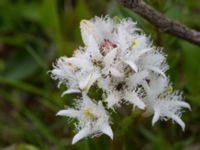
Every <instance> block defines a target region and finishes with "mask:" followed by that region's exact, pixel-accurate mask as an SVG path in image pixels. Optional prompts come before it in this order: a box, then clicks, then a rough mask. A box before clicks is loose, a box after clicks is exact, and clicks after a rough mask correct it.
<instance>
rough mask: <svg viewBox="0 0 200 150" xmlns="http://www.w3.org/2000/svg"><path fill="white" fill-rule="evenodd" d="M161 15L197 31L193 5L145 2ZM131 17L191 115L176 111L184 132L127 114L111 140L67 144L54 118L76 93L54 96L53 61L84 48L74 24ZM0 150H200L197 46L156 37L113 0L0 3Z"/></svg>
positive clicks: (68, 134) (199, 24)
mask: <svg viewBox="0 0 200 150" xmlns="http://www.w3.org/2000/svg"><path fill="white" fill-rule="evenodd" d="M147 3H149V4H150V5H152V6H153V7H155V8H156V9H157V10H159V11H160V12H161V13H163V14H164V15H165V16H167V17H169V18H171V19H173V20H177V21H180V22H182V23H184V24H186V25H187V26H189V27H191V28H194V29H196V30H200V2H199V0H190V1H188V0H148V1H147ZM105 14H109V15H110V16H116V15H117V16H120V17H131V18H132V19H133V20H135V21H137V22H138V26H139V27H141V28H142V29H143V30H144V31H145V32H146V33H147V34H149V35H151V37H152V39H153V40H154V44H155V45H157V46H162V47H164V51H165V52H166V53H167V55H168V58H167V60H168V63H169V65H170V70H169V71H168V75H170V77H171V80H172V82H173V85H174V87H175V88H176V89H180V90H182V91H183V92H184V96H185V100H186V101H187V102H188V103H190V104H191V106H192V111H191V112H190V111H186V112H185V113H183V120H184V121H185V123H186V130H185V132H182V130H181V128H180V127H179V126H178V125H177V124H174V123H172V121H168V122H163V121H159V122H158V123H157V124H156V125H155V126H153V127H152V125H151V119H152V117H150V118H141V117H140V116H139V115H137V114H135V115H134V114H133V115H132V116H128V115H127V112H122V113H120V115H116V114H113V119H112V122H113V125H112V128H113V131H114V140H113V141H111V140H110V139H109V138H108V137H107V136H105V135H102V136H100V137H95V138H89V139H84V140H81V141H80V142H78V143H77V144H75V145H73V146H72V145H71V140H72V138H73V136H74V135H75V133H74V127H73V123H71V122H69V121H68V120H67V119H66V118H64V117H56V116H55V114H56V112H57V111H58V110H60V109H62V108H63V107H64V105H67V104H70V103H71V102H72V98H73V97H75V95H70V96H65V97H63V98H61V97H60V94H61V93H62V91H63V88H64V87H61V89H58V88H57V87H56V84H57V82H55V81H53V80H51V79H50V77H49V75H48V73H47V71H48V70H50V69H51V68H52V62H54V61H55V60H56V58H58V57H59V56H62V55H67V56H71V54H72V52H73V50H74V49H76V48H77V47H78V46H79V45H83V44H82V41H81V37H80V29H79V22H80V20H81V19H89V18H91V17H93V16H95V15H98V16H100V15H105ZM0 149H4V150H14V149H17V150H38V149H41V150H45V149H47V150H57V149H58V150H64V149H65V150H67V149H70V150H133V149H134V150H151V149H152V150H183V149H186V150H200V47H197V46H195V45H193V44H190V43H188V42H185V41H183V40H181V39H178V38H175V37H172V36H169V35H163V34H160V33H159V32H158V31H157V29H156V28H155V27H154V26H152V25H151V24H149V23H148V22H147V21H145V20H144V19H142V18H141V17H139V16H138V15H136V14H134V13H133V12H131V11H130V10H128V9H125V8H123V7H122V6H120V5H119V4H117V2H116V0H0Z"/></svg>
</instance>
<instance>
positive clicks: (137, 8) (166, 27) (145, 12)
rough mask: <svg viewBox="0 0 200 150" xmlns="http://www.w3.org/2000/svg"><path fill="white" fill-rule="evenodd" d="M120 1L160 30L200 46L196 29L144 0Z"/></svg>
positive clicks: (199, 36)
mask: <svg viewBox="0 0 200 150" xmlns="http://www.w3.org/2000/svg"><path fill="white" fill-rule="evenodd" d="M119 1H120V3H121V4H122V5H123V6H125V7H127V8H129V9H131V10H133V11H134V12H135V13H137V14H138V15H140V16H142V17H143V18H145V19H146V20H148V21H149V22H151V23H152V24H153V25H155V26H156V27H157V28H158V30H159V31H160V32H164V33H168V34H171V35H173V36H176V37H179V38H182V39H184V40H186V41H189V42H191V43H194V44H196V45H199V46H200V32H199V31H195V30H193V29H190V28H188V27H186V26H185V25H183V24H180V23H178V22H175V21H171V20H170V19H168V18H166V17H165V16H163V15H162V14H161V13H160V12H158V11H157V10H155V9H154V8H152V7H151V6H149V5H148V4H146V3H145V2H144V1H143V0H119Z"/></svg>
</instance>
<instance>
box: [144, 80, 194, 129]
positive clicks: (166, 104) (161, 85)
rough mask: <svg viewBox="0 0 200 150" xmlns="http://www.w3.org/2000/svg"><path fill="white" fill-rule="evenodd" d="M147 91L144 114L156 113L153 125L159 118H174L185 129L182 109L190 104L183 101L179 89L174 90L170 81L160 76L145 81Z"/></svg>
mask: <svg viewBox="0 0 200 150" xmlns="http://www.w3.org/2000/svg"><path fill="white" fill-rule="evenodd" d="M143 85H144V89H145V91H146V95H147V96H146V99H145V103H146V105H147V109H146V112H145V113H144V115H151V114H152V113H154V116H153V119H152V125H154V124H155V123H156V122H157V121H158V120H159V119H163V120H168V119H172V120H174V121H175V122H177V123H178V124H179V125H180V126H181V127H182V129H183V130H184V129H185V124H184V122H183V121H182V120H181V118H180V117H181V109H182V108H188V109H190V110H191V108H190V105H189V104H188V103H186V102H184V101H182V96H181V94H180V93H179V92H178V91H174V92H173V91H172V90H173V89H172V86H171V85H170V84H169V81H168V80H166V79H164V78H161V77H158V78H157V80H156V79H155V78H154V79H152V80H151V81H150V82H149V83H148V84H147V83H145V82H144V83H143Z"/></svg>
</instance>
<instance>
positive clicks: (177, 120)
mask: <svg viewBox="0 0 200 150" xmlns="http://www.w3.org/2000/svg"><path fill="white" fill-rule="evenodd" d="M169 117H171V118H172V119H173V120H174V121H176V123H178V124H179V125H180V126H181V128H182V130H183V131H184V130H185V123H184V122H183V121H182V120H181V118H180V117H179V116H178V115H175V114H172V115H171V116H169Z"/></svg>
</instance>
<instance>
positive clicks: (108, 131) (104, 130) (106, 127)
mask: <svg viewBox="0 0 200 150" xmlns="http://www.w3.org/2000/svg"><path fill="white" fill-rule="evenodd" d="M101 132H102V133H104V134H106V135H108V136H109V137H110V138H111V139H113V132H112V129H111V127H110V126H109V125H108V124H104V125H103V126H102V129H101Z"/></svg>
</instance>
